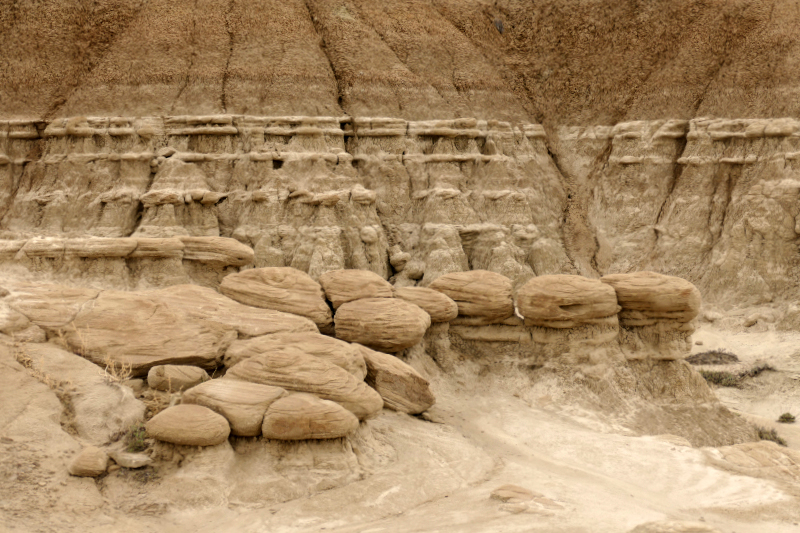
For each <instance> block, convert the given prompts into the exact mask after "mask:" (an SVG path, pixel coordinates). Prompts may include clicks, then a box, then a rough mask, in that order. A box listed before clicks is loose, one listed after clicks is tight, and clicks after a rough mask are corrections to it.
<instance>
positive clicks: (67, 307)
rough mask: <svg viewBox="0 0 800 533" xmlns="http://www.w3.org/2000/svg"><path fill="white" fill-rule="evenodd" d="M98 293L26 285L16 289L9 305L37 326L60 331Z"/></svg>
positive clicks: (51, 286) (53, 286)
mask: <svg viewBox="0 0 800 533" xmlns="http://www.w3.org/2000/svg"><path fill="white" fill-rule="evenodd" d="M99 293H100V291H98V290H96V289H84V288H73V287H65V286H63V285H41V284H36V285H25V286H22V287H17V288H16V290H15V292H14V295H13V296H11V297H10V298H9V301H8V303H9V305H10V306H11V308H12V309H15V310H16V311H18V312H20V313H22V314H23V315H25V316H26V317H27V318H28V319H29V320H30V321H31V322H33V323H34V324H36V325H37V326H39V327H42V328H45V329H47V328H57V327H61V326H64V325H65V324H68V323H69V322H70V321H71V320H72V319H73V318H75V315H76V314H77V313H78V311H80V309H81V307H82V306H83V305H84V304H85V303H86V302H88V301H90V300H92V299H93V298H96V297H97V295H98V294H99Z"/></svg>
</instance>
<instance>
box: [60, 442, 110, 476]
mask: <svg viewBox="0 0 800 533" xmlns="http://www.w3.org/2000/svg"><path fill="white" fill-rule="evenodd" d="M106 468H108V455H107V454H106V452H104V451H103V450H101V449H100V448H96V447H95V446H89V447H88V448H84V449H83V450H81V451H80V453H79V454H78V455H76V456H75V458H74V459H73V460H72V462H71V463H70V464H69V468H68V470H69V473H70V474H72V475H73V476H80V477H97V476H102V475H103V474H105V472H106Z"/></svg>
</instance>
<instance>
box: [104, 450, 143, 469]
mask: <svg viewBox="0 0 800 533" xmlns="http://www.w3.org/2000/svg"><path fill="white" fill-rule="evenodd" d="M108 456H109V457H111V458H112V459H113V460H114V462H115V463H117V464H118V465H119V466H121V467H123V468H144V467H145V466H150V465H151V464H153V459H151V458H150V456H149V455H147V454H146V453H136V452H126V451H123V450H119V449H111V450H109V451H108Z"/></svg>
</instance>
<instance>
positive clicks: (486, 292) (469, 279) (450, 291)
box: [428, 270, 514, 324]
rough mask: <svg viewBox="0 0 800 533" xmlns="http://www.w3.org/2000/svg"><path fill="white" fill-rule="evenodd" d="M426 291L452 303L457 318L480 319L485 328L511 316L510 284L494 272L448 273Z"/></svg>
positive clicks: (432, 283) (512, 308)
mask: <svg viewBox="0 0 800 533" xmlns="http://www.w3.org/2000/svg"><path fill="white" fill-rule="evenodd" d="M428 287H429V288H431V289H433V290H435V291H439V292H441V293H442V294H444V295H445V296H448V297H449V298H451V299H452V300H454V301H455V302H456V304H457V305H458V314H459V315H462V316H468V317H481V318H483V319H484V321H485V323H487V324H488V323H492V322H501V321H503V320H505V319H506V318H508V317H510V316H511V315H513V314H514V304H513V301H512V299H511V291H512V284H511V280H510V279H508V278H507V277H505V276H502V275H500V274H497V273H495V272H489V271H488V270H469V271H466V272H451V273H450V274H445V275H443V276H439V277H438V278H436V279H435V280H433V282H431V284H430V285H429V286H428Z"/></svg>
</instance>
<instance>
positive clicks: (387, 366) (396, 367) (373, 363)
mask: <svg viewBox="0 0 800 533" xmlns="http://www.w3.org/2000/svg"><path fill="white" fill-rule="evenodd" d="M353 346H357V347H358V348H359V349H360V350H361V353H362V354H363V355H364V360H365V361H366V362H367V384H368V385H369V386H370V387H372V388H373V389H375V390H376V391H378V394H380V395H381V398H383V405H384V407H388V408H390V409H394V410H395V411H400V412H402V413H409V414H412V415H415V414H418V413H422V412H423V411H425V410H427V409H428V408H430V406H432V405H433V404H434V403H436V397H435V396H434V395H433V392H431V388H430V383H428V380H426V379H425V378H423V377H422V376H421V375H419V373H418V372H417V371H416V370H414V369H413V368H412V367H411V366H410V365H407V364H406V363H404V362H403V361H401V360H400V359H398V358H397V357H395V356H394V355H390V354H387V353H383V352H376V351H375V350H370V349H369V348H367V347H366V346H361V345H358V344H354V345H353Z"/></svg>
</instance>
